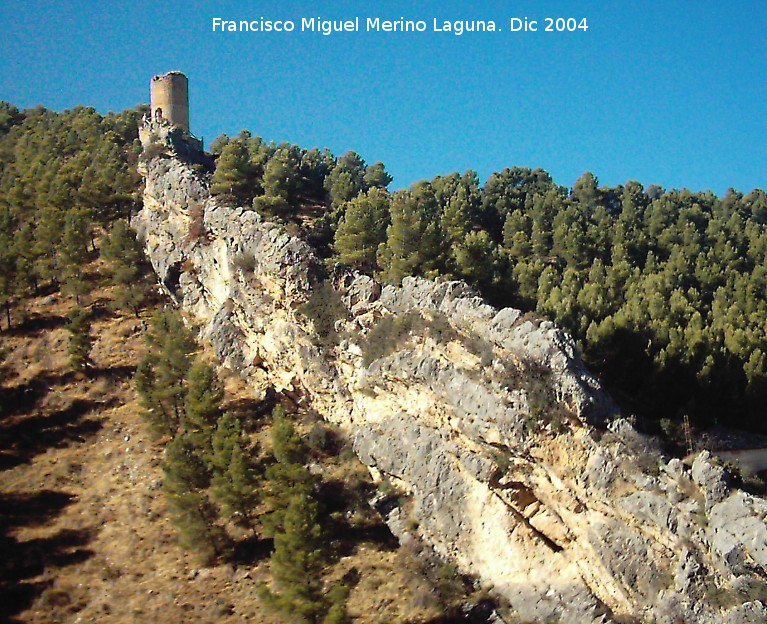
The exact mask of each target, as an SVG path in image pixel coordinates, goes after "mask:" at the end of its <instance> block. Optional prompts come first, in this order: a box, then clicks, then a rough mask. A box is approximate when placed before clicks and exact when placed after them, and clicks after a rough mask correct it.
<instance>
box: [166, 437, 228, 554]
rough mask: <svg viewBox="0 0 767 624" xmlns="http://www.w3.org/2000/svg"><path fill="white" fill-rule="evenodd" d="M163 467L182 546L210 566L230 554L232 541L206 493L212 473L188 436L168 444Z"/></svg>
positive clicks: (169, 501) (176, 438)
mask: <svg viewBox="0 0 767 624" xmlns="http://www.w3.org/2000/svg"><path fill="white" fill-rule="evenodd" d="M162 468H163V472H164V473H165V479H164V480H163V489H164V490H165V493H166V495H167V496H168V503H169V505H170V507H171V512H172V516H173V521H174V523H175V524H176V528H177V529H178V531H179V543H180V545H181V547H182V548H184V549H186V550H191V551H195V552H196V553H198V555H199V556H200V558H201V560H202V562H203V563H206V564H208V563H211V562H213V561H214V560H215V559H218V558H220V557H221V556H223V555H224V554H226V551H227V548H228V539H227V537H226V534H225V532H224V531H223V529H221V527H220V526H219V525H218V514H217V513H216V509H215V507H214V506H213V505H212V504H211V502H210V501H209V500H208V497H207V495H206V494H205V491H204V490H205V488H207V487H208V485H209V484H210V472H209V471H208V468H207V467H206V465H205V462H204V460H203V459H202V457H201V453H200V451H199V449H198V448H197V447H196V446H195V444H194V442H193V441H192V440H191V439H190V437H189V436H188V435H186V434H184V433H181V434H179V435H177V436H176V437H175V438H174V439H173V440H172V441H171V442H169V443H168V445H167V446H166V447H165V458H164V461H163V464H162Z"/></svg>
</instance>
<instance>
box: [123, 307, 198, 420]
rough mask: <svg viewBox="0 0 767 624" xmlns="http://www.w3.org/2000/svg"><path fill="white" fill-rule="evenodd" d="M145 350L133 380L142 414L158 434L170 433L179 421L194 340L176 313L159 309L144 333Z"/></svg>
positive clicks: (182, 408) (194, 346)
mask: <svg viewBox="0 0 767 624" xmlns="http://www.w3.org/2000/svg"><path fill="white" fill-rule="evenodd" d="M145 341H146V345H147V354H146V356H145V357H144V359H143V360H142V361H141V362H140V363H139V365H138V367H137V370H136V376H135V382H136V389H137V390H138V393H139V396H140V398H141V403H142V406H143V407H144V409H145V417H146V419H147V420H148V422H149V424H150V426H151V427H152V428H153V429H154V430H155V432H156V433H158V434H168V435H173V434H174V433H175V432H176V430H177V429H178V427H179V425H180V424H181V418H182V416H183V411H184V400H185V394H186V387H185V380H186V376H187V373H188V371H189V367H190V360H189V355H190V354H191V353H192V351H194V349H195V348H196V344H195V342H194V340H193V338H192V335H191V333H190V332H189V330H188V329H187V328H186V327H185V326H184V324H183V322H182V321H181V318H180V317H179V315H178V314H177V313H175V312H172V311H170V310H161V311H159V312H158V313H157V314H155V315H154V316H153V317H152V320H151V322H150V328H149V331H148V332H147V334H146V338H145Z"/></svg>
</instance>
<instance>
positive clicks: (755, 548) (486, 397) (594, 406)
mask: <svg viewBox="0 0 767 624" xmlns="http://www.w3.org/2000/svg"><path fill="white" fill-rule="evenodd" d="M141 137H142V142H143V143H144V147H145V153H144V157H143V158H142V162H141V171H142V174H143V176H144V179H145V191H144V207H143V209H142V210H141V211H140V212H139V213H138V214H137V215H136V216H135V217H134V218H133V221H132V224H133V227H134V228H135V229H136V231H137V232H138V234H139V237H140V240H141V241H142V242H143V244H144V246H145V248H146V251H147V254H148V256H149V258H150V260H151V262H152V264H153V266H154V268H155V270H156V272H157V274H158V276H159V278H160V280H161V282H162V284H163V285H164V287H165V288H166V289H167V291H168V292H169V293H170V294H171V296H172V297H174V299H175V300H176V301H177V302H178V303H179V304H180V305H181V306H182V307H183V308H184V309H185V310H186V311H187V312H188V313H189V314H190V315H191V316H193V317H194V318H195V319H196V321H197V322H199V323H201V325H202V327H203V333H204V334H205V336H206V337H207V339H208V340H210V342H211V343H212V344H213V346H214V347H215V349H216V351H217V353H218V354H219V356H220V358H221V359H222V361H223V362H224V363H225V364H226V365H228V366H230V367H232V368H233V369H235V370H237V371H239V372H240V373H241V374H243V375H245V376H246V377H251V378H255V377H264V376H266V377H267V378H268V379H269V381H270V383H272V384H274V385H275V386H277V387H278V388H285V389H292V390H294V391H299V392H302V393H304V395H305V396H306V398H307V399H308V400H310V401H311V402H312V405H313V406H314V408H315V409H317V410H318V411H319V412H320V413H322V414H323V415H324V417H325V418H327V419H328V420H329V421H332V422H334V423H335V424H337V425H339V426H340V427H342V428H343V429H344V430H345V431H346V432H347V433H348V435H349V436H350V438H351V439H352V440H353V445H354V449H355V451H356V453H357V455H358V456H359V457H360V459H361V460H362V461H363V462H364V463H365V464H366V465H367V466H368V467H369V469H370V470H371V471H372V472H373V474H374V475H375V476H376V477H377V478H378V479H380V480H381V481H382V482H384V483H386V484H387V486H389V487H390V489H391V491H393V492H395V493H397V494H398V495H399V496H388V497H387V498H386V499H385V500H382V501H379V508H380V509H381V511H382V513H384V514H385V516H386V518H387V521H388V523H389V525H390V526H391V527H392V529H393V530H394V531H395V533H397V534H398V535H399V536H400V537H401V538H402V539H410V538H411V537H412V536H417V537H418V538H420V539H422V540H424V541H425V542H427V543H428V544H430V545H431V546H432V547H433V548H434V550H435V551H436V552H437V553H439V554H440V555H441V556H443V557H444V558H446V559H447V560H450V561H452V562H454V563H455V564H456V565H457V566H458V567H459V568H460V569H461V570H462V571H464V572H466V573H470V574H473V575H476V576H477V577H478V578H479V579H480V580H481V581H482V582H483V583H484V584H485V585H487V586H490V587H492V589H493V591H494V592H495V593H496V594H498V595H499V596H501V597H502V598H504V599H505V600H507V601H508V602H509V604H510V605H511V607H512V608H513V610H514V611H515V612H516V613H517V615H518V617H519V619H520V620H521V621H525V622H549V621H562V622H578V623H581V622H610V621H617V622H627V621H628V622H631V621H648V622H658V623H669V624H670V623H673V622H703V623H706V622H711V623H714V622H725V621H726V622H742V623H746V622H764V621H765V620H766V619H767V607H765V604H764V602H765V597H767V583H765V572H766V571H767V502H765V501H764V500H763V499H760V498H757V497H754V496H751V495H749V494H746V493H744V492H741V491H738V490H734V489H731V488H730V487H729V486H728V485H727V483H726V478H725V473H724V471H723V470H722V469H721V468H720V467H718V466H717V465H716V464H715V463H714V462H713V461H712V460H711V459H710V457H709V456H708V454H707V453H705V452H704V453H702V454H700V455H698V456H697V457H696V458H695V461H694V463H693V464H692V466H691V467H688V466H686V465H684V464H683V463H682V462H681V461H679V460H676V459H672V460H670V461H667V460H665V459H664V458H663V457H662V456H661V454H660V453H659V452H658V450H657V448H656V447H655V445H654V444H653V442H652V441H651V440H649V439H647V438H645V437H644V436H642V435H640V434H638V433H637V432H636V431H634V430H633V428H632V427H631V426H630V424H629V423H628V422H627V421H626V420H624V419H622V418H620V417H619V415H618V414H617V412H616V410H615V408H614V406H613V404H612V403H611V401H610V400H609V398H608V397H607V396H606V395H605V393H604V392H603V391H602V390H601V388H600V386H599V383H598V382H597V381H596V380H595V379H594V378H593V377H592V376H591V375H590V374H589V373H588V372H587V371H586V370H585V368H584V367H583V364H582V362H581V360H580V357H579V354H578V350H577V348H576V346H575V345H574V343H573V341H572V339H571V338H570V337H569V336H568V335H567V334H566V333H565V332H563V331H562V330H561V329H559V328H557V327H556V326H555V325H554V324H553V323H550V322H547V321H541V320H539V319H535V318H528V317H527V316H525V315H522V314H521V313H520V312H519V311H517V310H513V309H508V308H507V309H502V310H495V309H494V308H492V307H490V306H488V305H487V304H485V303H484V302H483V301H482V300H481V299H480V298H479V297H478V296H477V295H476V293H475V292H473V291H472V290H471V289H470V288H469V287H468V286H467V285H465V284H463V283H461V282H451V281H430V280H424V279H419V278H407V279H405V280H404V281H403V283H402V286H401V287H393V286H382V285H381V284H379V283H377V282H376V281H375V280H373V279H372V278H370V277H367V276H364V275H360V274H356V273H351V272H348V271H344V270H341V269H339V270H337V271H335V272H333V273H332V274H330V275H327V274H326V271H325V270H324V267H323V264H322V262H321V261H320V260H319V259H318V258H317V256H316V254H315V253H314V251H313V250H312V249H311V247H309V246H308V245H307V244H306V243H304V242H303V241H301V240H299V239H298V238H295V237H291V236H289V235H288V234H287V233H286V232H285V231H284V229H283V228H282V227H281V226H279V225H278V224H275V223H272V222H269V221H266V220H264V219H263V218H262V217H261V216H259V215H258V214H257V213H255V212H254V211H252V210H249V209H247V208H242V207H230V206H228V205H225V204H224V203H223V202H221V201H220V200H219V199H217V198H214V197H211V196H210V194H209V192H208V189H207V181H206V177H205V175H204V173H201V172H200V171H199V169H200V167H199V166H195V165H193V164H192V162H191V161H192V160H193V159H191V158H190V155H189V151H190V150H189V148H188V146H185V145H184V144H183V141H181V140H180V139H179V137H178V136H176V135H174V134H173V132H169V131H168V129H167V128H166V127H165V126H158V125H156V124H147V125H145V126H144V127H143V128H142V129H141ZM759 599H761V600H762V602H760V601H759Z"/></svg>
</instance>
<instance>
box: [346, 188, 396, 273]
mask: <svg viewBox="0 0 767 624" xmlns="http://www.w3.org/2000/svg"><path fill="white" fill-rule="evenodd" d="M390 201H391V199H390V197H389V194H388V193H387V192H386V191H384V190H381V189H378V188H372V189H370V190H369V191H368V192H367V193H365V194H364V195H360V196H358V197H355V198H354V199H353V200H351V201H350V202H349V203H348V204H347V205H346V208H345V210H344V216H343V218H342V219H341V222H340V223H339V224H338V229H337V230H336V234H335V241H334V247H335V251H336V256H337V258H338V261H339V262H341V263H342V264H346V265H348V266H350V267H351V268H353V269H357V270H359V271H363V272H365V273H372V272H373V271H374V270H376V269H377V265H376V252H377V251H378V248H379V246H380V245H381V244H383V243H385V242H386V228H387V227H388V225H389V202H390Z"/></svg>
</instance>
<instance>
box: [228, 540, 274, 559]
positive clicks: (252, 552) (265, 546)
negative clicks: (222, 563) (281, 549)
mask: <svg viewBox="0 0 767 624" xmlns="http://www.w3.org/2000/svg"><path fill="white" fill-rule="evenodd" d="M272 550H274V540H273V539H271V538H264V539H261V538H259V537H258V536H257V535H251V536H250V537H246V538H245V539H242V540H239V541H237V542H235V544H234V547H233V549H232V558H231V561H232V563H233V564H235V565H253V564H255V563H257V562H259V561H263V560H264V559H266V558H267V557H268V556H269V555H270V554H272Z"/></svg>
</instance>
